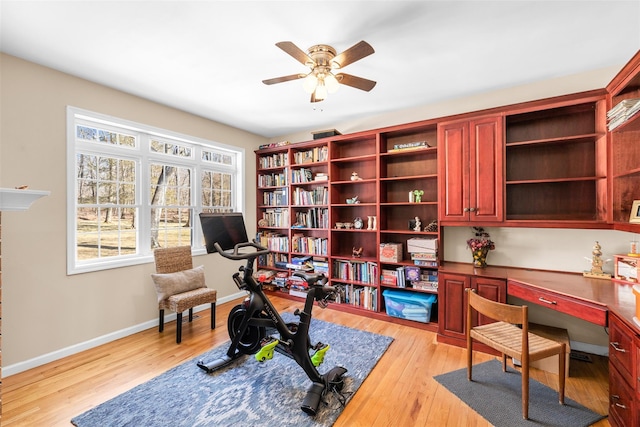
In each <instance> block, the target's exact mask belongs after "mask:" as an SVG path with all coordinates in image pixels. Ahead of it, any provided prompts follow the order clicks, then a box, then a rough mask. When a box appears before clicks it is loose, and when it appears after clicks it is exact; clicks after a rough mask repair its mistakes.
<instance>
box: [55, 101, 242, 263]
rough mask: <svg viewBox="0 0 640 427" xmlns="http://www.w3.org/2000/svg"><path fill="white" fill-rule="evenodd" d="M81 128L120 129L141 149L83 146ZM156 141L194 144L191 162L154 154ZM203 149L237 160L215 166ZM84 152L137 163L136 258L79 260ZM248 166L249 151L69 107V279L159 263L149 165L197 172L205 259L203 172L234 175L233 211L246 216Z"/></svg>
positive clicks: (197, 248)
mask: <svg viewBox="0 0 640 427" xmlns="http://www.w3.org/2000/svg"><path fill="white" fill-rule="evenodd" d="M79 123H86V124H89V125H93V126H98V127H102V128H114V129H118V130H120V131H126V132H127V133H129V134H135V135H136V136H137V137H138V144H137V146H136V147H135V148H130V147H126V148H125V147H119V146H113V145H110V144H100V143H86V142H85V143H83V142H78V141H77V140H76V131H75V128H76V125H77V124H79ZM150 138H157V139H161V140H171V141H175V142H176V143H180V144H182V145H188V146H190V147H191V148H192V150H191V154H192V155H191V157H189V158H185V157H174V156H171V157H170V156H167V155H166V154H163V153H153V152H151V150H150V147H149V139H150ZM203 149H204V150H211V149H214V150H216V151H223V152H228V153H229V155H231V156H233V157H234V158H235V161H234V162H233V165H222V164H213V163H211V162H207V161H204V160H202V150H203ZM79 152H81V153H86V154H99V155H105V154H106V155H113V156H114V157H118V158H125V159H127V160H134V161H135V162H136V171H137V173H136V182H135V184H136V189H137V191H136V198H137V200H136V202H135V205H134V206H133V207H136V208H138V213H139V215H138V218H137V224H138V228H137V229H138V233H137V245H136V247H137V253H136V254H133V255H121V256H113V257H107V258H96V259H92V260H78V259H77V255H76V254H77V250H76V244H77V235H76V230H77V226H76V220H77V215H76V203H77V197H76V185H77V180H76V158H77V154H78V153H79ZM245 161H246V156H245V149H244V148H241V147H236V146H232V145H228V144H222V143H219V142H214V141H209V140H205V139H202V138H197V137H193V136H188V135H183V134H179V133H176V132H173V131H169V130H166V129H160V128H156V127H153V126H149V125H144V124H141V123H136V122H132V121H129V120H125V119H120V118H116V117H113V116H108V115H105V114H100V113H95V112H92V111H88V110H84V109H81V108H77V107H72V106H67V274H68V275H73V274H80V273H87V272H92V271H100V270H107V269H111V268H119V267H126V266H131V265H137V264H144V263H149V262H153V252H152V250H151V248H150V247H149V246H150V245H149V242H150V241H151V229H150V224H151V219H150V211H151V210H150V203H151V200H150V199H151V194H150V193H149V189H150V187H151V185H150V182H149V166H150V164H151V163H152V162H155V163H169V164H173V165H176V166H181V167H186V168H190V169H191V171H192V172H191V173H192V179H191V198H192V201H191V203H192V205H191V207H192V208H193V218H191V221H192V227H193V233H192V239H193V244H192V248H193V253H194V254H204V253H205V252H206V249H205V247H204V242H203V236H202V228H201V227H200V221H199V218H198V214H199V213H200V212H202V211H203V206H202V200H201V195H202V189H201V182H200V180H201V175H202V171H204V170H208V171H217V172H224V173H230V174H231V175H232V183H231V185H232V207H233V210H234V211H236V212H244V210H245V200H244V197H243V195H244V194H245V179H244V174H245ZM205 209H207V207H205ZM198 242H201V243H198Z"/></svg>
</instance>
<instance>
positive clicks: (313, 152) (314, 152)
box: [293, 145, 329, 165]
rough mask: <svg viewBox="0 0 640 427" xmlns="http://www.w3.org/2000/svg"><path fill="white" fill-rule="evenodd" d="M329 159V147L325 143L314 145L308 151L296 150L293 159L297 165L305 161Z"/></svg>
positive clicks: (313, 161)
mask: <svg viewBox="0 0 640 427" xmlns="http://www.w3.org/2000/svg"><path fill="white" fill-rule="evenodd" d="M328 159H329V148H328V147H327V146H326V145H325V146H322V147H314V148H311V149H309V150H306V151H296V152H295V153H293V161H294V163H295V164H297V165H303V164H305V163H315V162H326V161H327V160H328Z"/></svg>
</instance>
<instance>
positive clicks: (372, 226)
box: [367, 216, 378, 230]
mask: <svg viewBox="0 0 640 427" xmlns="http://www.w3.org/2000/svg"><path fill="white" fill-rule="evenodd" d="M367 219H368V220H369V222H368V224H367V230H375V229H377V228H378V220H377V219H376V217H375V216H368V217H367Z"/></svg>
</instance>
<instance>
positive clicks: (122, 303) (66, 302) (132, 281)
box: [0, 54, 266, 366]
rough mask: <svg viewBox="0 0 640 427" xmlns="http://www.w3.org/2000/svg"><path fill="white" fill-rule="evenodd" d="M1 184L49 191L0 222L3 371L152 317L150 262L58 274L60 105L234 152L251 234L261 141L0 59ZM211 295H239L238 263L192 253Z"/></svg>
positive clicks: (62, 259) (62, 254)
mask: <svg viewBox="0 0 640 427" xmlns="http://www.w3.org/2000/svg"><path fill="white" fill-rule="evenodd" d="M0 61H1V63H0V66H1V68H0V76H1V77H0V78H1V80H0V83H1V86H0V87H1V90H2V100H1V105H0V106H1V110H0V111H1V114H2V115H1V122H0V132H1V133H0V187H8V188H13V187H15V186H18V185H29V187H30V188H31V189H34V190H36V189H37V190H50V191H51V195H50V196H49V197H45V198H42V199H40V200H38V201H37V202H35V203H34V204H33V205H32V207H31V209H29V210H28V211H26V212H5V213H4V214H3V215H2V220H3V224H2V232H3V233H2V234H3V236H2V238H3V239H2V258H3V259H2V261H3V285H4V286H3V288H4V289H3V290H2V294H3V295H2V306H3V318H2V338H3V340H2V341H3V342H2V353H3V360H2V362H3V365H4V366H10V365H13V364H16V363H24V362H25V361H29V360H30V359H34V358H39V357H40V358H41V357H42V356H43V355H47V354H48V353H52V352H59V351H60V350H61V349H65V348H67V347H71V346H77V345H79V344H82V343H86V342H89V341H90V340H95V339H97V338H99V337H103V336H106V335H109V334H113V333H115V332H117V331H122V330H125V329H127V328H132V327H135V326H136V325H140V324H143V323H145V322H150V321H153V322H155V321H156V320H155V319H156V318H157V304H156V302H155V301H156V295H155V291H154V289H153V284H152V282H151V278H150V273H151V272H152V271H153V268H154V267H153V263H149V264H143V265H138V266H134V267H126V268H119V269H113V270H108V271H101V272H96V273H86V274H78V275H74V276H67V275H66V238H67V236H66V234H67V230H66V215H67V212H66V198H67V191H66V175H65V173H66V172H65V171H66V157H65V156H66V107H67V106H68V105H71V106H75V107H79V108H84V109H87V110H91V111H95V112H98V113H102V114H108V115H112V116H115V117H120V118H123V119H127V120H131V121H134V122H139V123H144V124H147V125H151V126H155V127H158V128H162V129H168V130H171V131H174V132H180V133H183V134H187V135H192V136H196V137H200V138H204V139H208V140H214V141H218V142H221V143H225V144H229V145H234V146H237V147H242V148H244V149H245V154H246V177H245V182H246V186H245V188H246V200H247V202H248V203H247V204H246V220H247V224H248V227H247V228H248V232H249V233H255V226H251V225H252V224H255V223H256V220H255V202H254V201H255V197H256V196H255V185H254V183H255V161H254V154H253V150H255V149H257V148H258V146H259V145H260V144H264V143H265V142H266V139H264V138H263V137H260V136H257V135H254V134H250V133H248V132H245V131H242V130H238V129H235V128H231V127H228V126H225V125H222V124H219V123H216V122H213V121H210V120H206V119H203V118H201V117H197V116H194V115H191V114H187V113H184V112H181V111H178V110H175V109H172V108H168V107H165V106H162V105H159V104H156V103H153V102H150V101H147V100H144V99H141V98H138V97H135V96H132V95H129V94H126V93H123V92H119V91H117V90H113V89H109V88H107V87H104V86H101V85H98V84H94V83H91V82H88V81H86V80H82V79H79V78H75V77H72V76H70V75H67V74H63V73H60V72H57V71H54V70H51V69H48V68H45V67H41V66H38V65H35V64H33V63H30V62H26V61H23V60H20V59H17V58H15V57H11V56H7V55H4V54H2V56H1V57H0ZM194 263H196V265H198V264H204V265H205V270H206V279H207V282H208V284H209V286H212V287H215V288H217V289H218V290H219V294H218V295H219V298H224V297H225V296H226V297H228V296H229V295H232V294H235V293H237V292H238V289H237V288H236V286H235V285H234V284H233V282H232V280H231V275H232V273H234V272H235V271H237V267H238V265H237V263H234V262H230V261H226V260H224V259H222V258H221V257H219V256H215V255H207V256H199V257H197V258H196V259H195V260H194Z"/></svg>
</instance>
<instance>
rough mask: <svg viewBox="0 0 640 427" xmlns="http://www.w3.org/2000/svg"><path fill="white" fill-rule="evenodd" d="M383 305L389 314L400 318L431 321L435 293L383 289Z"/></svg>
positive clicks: (423, 321)
mask: <svg viewBox="0 0 640 427" xmlns="http://www.w3.org/2000/svg"><path fill="white" fill-rule="evenodd" d="M382 296H383V297H384V305H385V308H386V310H387V314H388V315H389V316H393V317H398V318H400V319H407V320H415V321H417V322H422V323H429V322H430V321H431V308H432V305H433V303H435V302H436V300H437V296H436V295H435V294H423V293H418V292H408V291H400V290H395V289H385V290H384V291H382Z"/></svg>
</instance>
